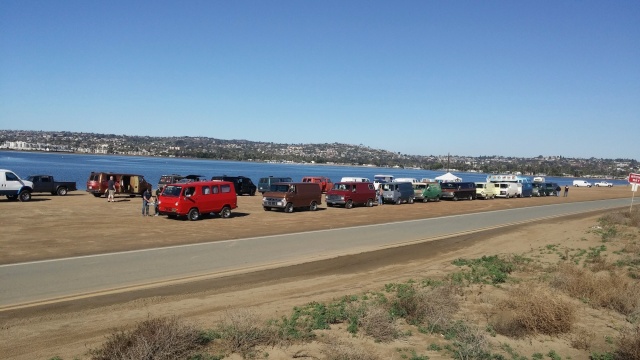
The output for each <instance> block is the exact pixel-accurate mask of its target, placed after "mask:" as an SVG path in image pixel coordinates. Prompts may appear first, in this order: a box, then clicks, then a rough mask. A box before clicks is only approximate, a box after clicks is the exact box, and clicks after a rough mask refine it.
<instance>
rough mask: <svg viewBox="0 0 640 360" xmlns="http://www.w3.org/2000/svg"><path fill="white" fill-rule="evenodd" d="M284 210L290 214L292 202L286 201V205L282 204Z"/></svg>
mask: <svg viewBox="0 0 640 360" xmlns="http://www.w3.org/2000/svg"><path fill="white" fill-rule="evenodd" d="M284 212H286V213H289V214H291V213H292V212H293V204H292V203H287V205H285V206H284Z"/></svg>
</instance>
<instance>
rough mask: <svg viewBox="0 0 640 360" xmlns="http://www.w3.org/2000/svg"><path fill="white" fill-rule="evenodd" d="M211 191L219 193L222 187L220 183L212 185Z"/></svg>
mask: <svg viewBox="0 0 640 360" xmlns="http://www.w3.org/2000/svg"><path fill="white" fill-rule="evenodd" d="M211 191H212V192H213V193H214V194H217V193H219V192H220V187H218V185H214V186H212V187H211Z"/></svg>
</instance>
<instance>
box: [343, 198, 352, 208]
mask: <svg viewBox="0 0 640 360" xmlns="http://www.w3.org/2000/svg"><path fill="white" fill-rule="evenodd" d="M352 207H353V201H351V200H347V202H346V203H345V204H344V208H345V209H351V208H352Z"/></svg>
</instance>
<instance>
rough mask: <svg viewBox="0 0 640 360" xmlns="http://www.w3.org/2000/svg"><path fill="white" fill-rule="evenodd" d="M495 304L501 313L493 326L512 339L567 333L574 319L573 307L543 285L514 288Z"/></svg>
mask: <svg viewBox="0 0 640 360" xmlns="http://www.w3.org/2000/svg"><path fill="white" fill-rule="evenodd" d="M497 307H498V309H499V310H500V311H501V313H500V315H499V316H498V319H497V320H496V321H495V322H494V324H493V327H494V328H495V329H496V331H497V332H498V333H500V334H503V335H505V336H509V337H514V338H520V337H523V336H526V335H531V334H544V335H559V334H563V333H567V332H569V331H571V326H572V325H573V322H574V320H575V308H574V306H573V305H572V304H570V303H568V302H566V301H564V300H562V299H561V298H560V296H558V295H557V294H554V293H552V292H551V291H550V290H549V289H547V288H546V287H542V286H534V287H531V286H526V287H525V286H521V287H517V288H514V289H512V290H511V291H510V292H509V294H508V297H507V298H506V299H505V300H503V301H501V302H500V303H498V304H497Z"/></svg>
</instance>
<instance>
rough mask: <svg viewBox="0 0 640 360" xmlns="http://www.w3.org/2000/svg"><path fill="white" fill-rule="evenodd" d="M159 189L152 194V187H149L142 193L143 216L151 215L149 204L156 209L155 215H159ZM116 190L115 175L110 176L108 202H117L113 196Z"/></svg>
mask: <svg viewBox="0 0 640 360" xmlns="http://www.w3.org/2000/svg"><path fill="white" fill-rule="evenodd" d="M159 190H160V189H158V191H156V193H155V195H152V194H151V189H149V188H147V189H146V190H145V191H144V193H143V194H142V216H151V214H149V206H153V208H154V210H155V214H154V215H153V216H158V215H159V214H160V211H159V210H158V195H159ZM115 192H116V182H115V180H114V179H113V176H111V177H109V180H108V181H107V202H116V201H115V200H114V198H113V196H114V194H115Z"/></svg>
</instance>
